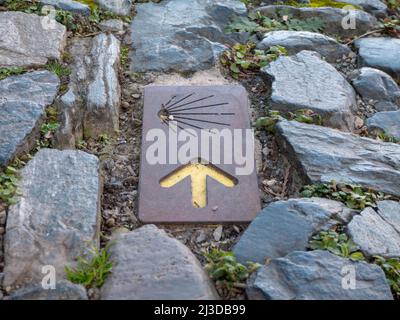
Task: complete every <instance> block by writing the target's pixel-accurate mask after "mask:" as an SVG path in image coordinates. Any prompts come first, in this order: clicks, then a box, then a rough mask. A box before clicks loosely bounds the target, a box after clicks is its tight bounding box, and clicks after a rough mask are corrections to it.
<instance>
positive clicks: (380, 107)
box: [374, 101, 399, 111]
mask: <svg viewBox="0 0 400 320" xmlns="http://www.w3.org/2000/svg"><path fill="white" fill-rule="evenodd" d="M374 107H375V109H376V110H377V111H396V110H398V109H399V106H398V105H397V104H394V103H393V102H390V101H379V102H378V103H375V105H374Z"/></svg>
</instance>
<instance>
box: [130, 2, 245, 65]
mask: <svg viewBox="0 0 400 320" xmlns="http://www.w3.org/2000/svg"><path fill="white" fill-rule="evenodd" d="M136 9H137V15H136V17H135V19H133V21H132V25H131V33H132V42H133V53H132V55H131V61H132V64H131V69H132V70H133V71H137V72H144V71H177V72H194V71H197V70H203V69H208V68H210V67H212V66H213V65H214V63H215V62H216V60H217V56H218V55H219V54H220V53H221V52H222V51H223V50H225V49H226V47H225V46H224V44H225V43H233V40H232V39H231V38H230V37H231V35H229V34H226V33H225V32H224V28H225V27H226V25H227V24H228V23H229V21H230V17H231V16H232V15H241V14H245V13H246V8H245V6H244V4H243V3H242V2H240V1H239V0H217V1H215V0H192V1H187V0H166V1H162V2H161V3H159V4H155V3H145V4H140V5H137V6H136Z"/></svg>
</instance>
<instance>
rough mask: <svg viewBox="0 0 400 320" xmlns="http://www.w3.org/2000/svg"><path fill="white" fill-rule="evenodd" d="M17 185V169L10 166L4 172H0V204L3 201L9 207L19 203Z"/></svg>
mask: <svg viewBox="0 0 400 320" xmlns="http://www.w3.org/2000/svg"><path fill="white" fill-rule="evenodd" d="M17 183H18V169H17V168H15V167H13V166H8V167H7V168H5V170H4V171H0V202H1V201H3V202H5V203H6V204H7V205H12V204H15V203H16V202H17V200H16V194H17Z"/></svg>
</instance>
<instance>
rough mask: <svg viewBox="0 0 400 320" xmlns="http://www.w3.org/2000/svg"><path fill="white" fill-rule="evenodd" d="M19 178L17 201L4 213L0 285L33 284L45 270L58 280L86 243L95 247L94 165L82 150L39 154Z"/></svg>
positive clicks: (97, 221)
mask: <svg viewBox="0 0 400 320" xmlns="http://www.w3.org/2000/svg"><path fill="white" fill-rule="evenodd" d="M20 176H21V178H20V181H19V184H18V188H19V193H20V198H19V200H18V202H17V203H16V204H15V205H12V206H11V207H10V208H9V212H8V219H7V226H6V235H5V239H4V260H5V267H4V281H3V286H4V287H8V286H10V287H12V288H15V287H17V286H18V287H21V286H25V285H39V284H40V283H41V281H42V279H43V277H44V275H43V273H42V267H43V266H47V265H51V266H53V267H54V268H55V271H56V279H57V281H61V280H63V279H65V276H66V275H65V271H64V267H65V266H66V265H69V266H72V267H73V266H75V265H76V258H77V257H78V256H80V255H82V254H83V253H84V251H85V249H87V242H90V243H92V244H93V245H94V246H98V245H99V237H100V232H99V231H100V230H99V229H100V195H101V181H100V174H99V160H98V159H97V157H96V156H94V155H90V154H88V153H85V152H82V151H75V150H64V151H59V150H55V149H41V150H40V151H39V152H38V153H37V154H36V155H35V157H34V158H33V159H32V160H31V161H29V163H28V164H27V165H26V166H25V167H24V168H23V169H22V170H21V172H20Z"/></svg>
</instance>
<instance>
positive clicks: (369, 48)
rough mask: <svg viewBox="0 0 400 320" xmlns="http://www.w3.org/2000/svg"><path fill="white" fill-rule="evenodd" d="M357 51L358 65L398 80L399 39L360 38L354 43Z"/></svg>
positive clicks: (399, 61)
mask: <svg viewBox="0 0 400 320" xmlns="http://www.w3.org/2000/svg"><path fill="white" fill-rule="evenodd" d="M354 45H355V47H356V48H357V49H358V56H359V64H360V65H362V66H365V67H372V68H376V69H380V70H383V71H385V72H387V73H389V74H390V75H391V76H393V77H395V78H396V79H400V59H399V52H400V39H396V38H384V37H377V38H374V37H372V38H362V39H358V40H356V41H355V42H354Z"/></svg>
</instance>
